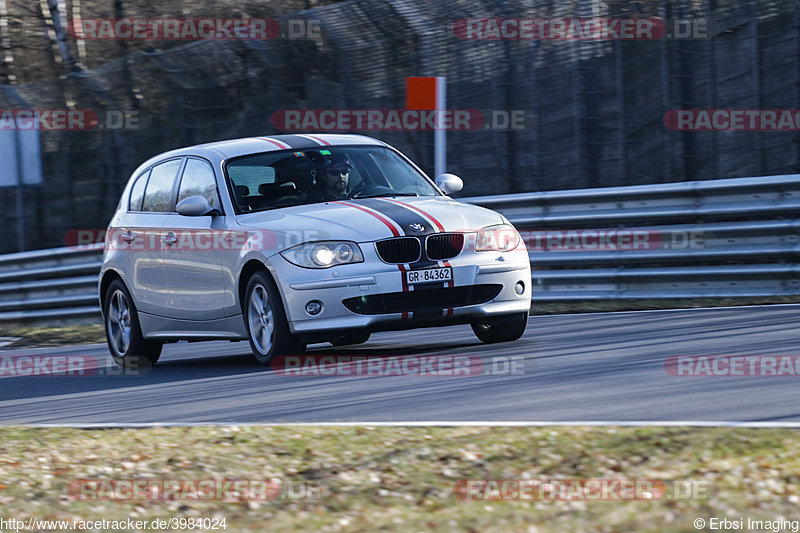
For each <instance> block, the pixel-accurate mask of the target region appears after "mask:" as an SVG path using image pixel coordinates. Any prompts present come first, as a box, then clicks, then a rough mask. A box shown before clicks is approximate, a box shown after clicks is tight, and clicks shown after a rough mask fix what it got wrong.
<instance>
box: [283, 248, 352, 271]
mask: <svg viewBox="0 0 800 533" xmlns="http://www.w3.org/2000/svg"><path fill="white" fill-rule="evenodd" d="M281 255H282V256H283V258H284V259H286V260H287V261H289V262H290V263H293V264H295V265H297V266H301V267H304V268H330V267H332V266H336V265H344V264H346V263H361V262H363V261H364V256H363V255H362V253H361V248H359V247H358V245H357V244H356V243H354V242H349V241H319V242H306V243H303V244H298V245H297V246H292V247H291V248H289V249H288V250H284V251H282V252H281Z"/></svg>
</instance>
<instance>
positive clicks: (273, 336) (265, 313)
mask: <svg viewBox="0 0 800 533" xmlns="http://www.w3.org/2000/svg"><path fill="white" fill-rule="evenodd" d="M242 310H243V312H244V322H245V327H246V328H247V338H248V340H249V341H250V349H251V350H252V351H253V357H254V358H255V359H256V361H258V362H259V363H261V364H262V365H265V366H266V365H268V364H269V363H270V361H272V358H273V357H275V356H276V355H297V354H300V353H303V352H304V351H305V348H306V347H305V344H304V343H302V342H300V340H299V339H298V338H297V337H295V336H294V335H292V334H291V332H290V331H289V323H288V321H287V320H286V313H285V312H284V310H283V303H282V302H281V297H280V295H279V294H278V289H277V288H276V287H275V284H274V283H273V282H272V280H271V279H269V278H268V276H267V274H266V273H265V272H256V273H255V274H253V277H251V278H250V280H249V281H248V282H247V289H245V291H244V299H243V300H242Z"/></svg>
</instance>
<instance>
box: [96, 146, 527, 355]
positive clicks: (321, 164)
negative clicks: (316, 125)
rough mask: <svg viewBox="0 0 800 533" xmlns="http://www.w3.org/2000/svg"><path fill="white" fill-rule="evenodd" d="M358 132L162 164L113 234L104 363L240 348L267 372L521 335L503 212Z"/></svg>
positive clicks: (105, 280)
mask: <svg viewBox="0 0 800 533" xmlns="http://www.w3.org/2000/svg"><path fill="white" fill-rule="evenodd" d="M461 187H462V182H461V180H460V179H459V178H458V177H456V176H453V175H452V174H443V175H442V176H439V177H438V178H437V180H436V181H435V182H434V181H432V180H431V179H430V178H428V177H427V176H426V175H425V174H424V173H423V172H422V171H421V170H420V169H419V168H418V167H417V166H416V165H415V164H414V163H412V162H411V161H410V160H409V159H408V158H407V157H405V156H404V155H403V154H402V153H400V152H399V151H397V150H396V149H394V148H392V147H391V146H389V145H387V144H386V143H383V142H381V141H379V140H377V139H373V138H370V137H365V136H360V135H327V134H326V135H322V134H319V135H276V136H272V137H255V138H247V139H237V140H230V141H221V142H215V143H210V144H202V145H198V146H192V147H188V148H182V149H179V150H173V151H170V152H166V153H163V154H160V155H158V156H156V157H153V158H152V159H150V160H148V161H146V162H144V163H143V164H142V165H141V166H139V168H137V169H136V170H135V171H134V173H133V175H132V176H131V178H130V180H129V182H128V184H127V186H126V187H125V190H124V191H123V193H122V198H121V199H120V202H119V205H118V206H117V209H116V212H115V213H114V215H113V217H112V219H111V222H110V224H109V226H108V230H107V233H106V240H105V252H104V257H103V266H102V269H101V274H100V281H99V297H100V302H101V304H102V310H103V320H104V323H105V329H106V336H107V340H108V346H109V349H110V351H111V355H112V356H113V358H114V360H115V361H116V362H117V363H118V364H120V365H123V366H127V365H130V364H137V365H142V364H153V363H155V362H156V361H157V360H158V358H159V356H160V355H161V350H162V346H163V344H164V343H167V342H175V341H179V340H189V341H203V340H221V339H222V340H231V341H239V340H248V341H249V343H250V347H251V349H252V352H253V355H254V357H255V359H256V360H258V361H259V362H260V363H262V364H268V363H269V361H270V360H271V359H272V358H273V357H274V356H275V355H278V354H281V355H286V354H295V353H300V352H302V351H303V350H305V347H306V345H307V344H309V343H315V342H330V343H333V344H334V345H337V346H338V345H346V344H356V343H362V342H365V341H367V339H369V337H370V334H371V333H372V332H375V331H386V330H399V329H411V328H419V327H428V326H444V325H450V324H471V326H472V329H473V331H474V332H475V335H476V336H477V337H478V339H480V340H481V341H483V342H487V343H491V342H503V341H512V340H516V339H518V338H519V337H520V336H522V334H523V333H524V331H525V327H526V325H527V320H528V312H529V309H530V304H531V299H530V296H531V289H530V280H531V273H530V263H529V257H528V253H527V251H526V248H525V244H524V242H523V241H522V239H521V238H520V235H519V233H518V232H517V231H516V230H515V229H514V227H513V226H512V225H511V224H510V223H509V222H508V220H506V219H505V217H503V216H502V215H500V214H498V213H496V212H494V211H491V210H489V209H485V208H482V207H478V206H474V205H470V204H464V203H460V202H458V201H455V200H453V199H452V198H450V197H449V196H447V195H448V194H451V193H453V192H457V191H458V190H460V189H461Z"/></svg>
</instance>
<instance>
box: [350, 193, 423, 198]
mask: <svg viewBox="0 0 800 533" xmlns="http://www.w3.org/2000/svg"><path fill="white" fill-rule="evenodd" d="M387 196H388V197H390V198H393V197H395V196H419V193H416V192H393V193H383V194H370V195H367V196H353V197H352V198H349V200H361V199H362V198H381V197H387Z"/></svg>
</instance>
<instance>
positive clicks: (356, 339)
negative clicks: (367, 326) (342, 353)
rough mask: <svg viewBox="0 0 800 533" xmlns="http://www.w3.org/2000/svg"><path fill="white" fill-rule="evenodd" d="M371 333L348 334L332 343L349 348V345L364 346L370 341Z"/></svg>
mask: <svg viewBox="0 0 800 533" xmlns="http://www.w3.org/2000/svg"><path fill="white" fill-rule="evenodd" d="M369 337H370V332H369V331H364V332H360V333H347V334H344V335H340V336H338V337H336V338H335V339H333V340H332V341H331V344H333V345H334V346H347V345H348V344H363V343H365V342H367V341H368V340H369Z"/></svg>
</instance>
